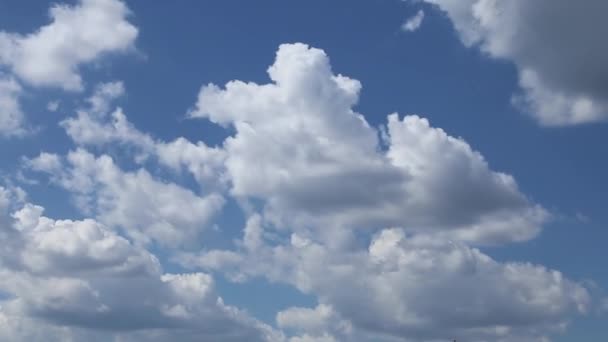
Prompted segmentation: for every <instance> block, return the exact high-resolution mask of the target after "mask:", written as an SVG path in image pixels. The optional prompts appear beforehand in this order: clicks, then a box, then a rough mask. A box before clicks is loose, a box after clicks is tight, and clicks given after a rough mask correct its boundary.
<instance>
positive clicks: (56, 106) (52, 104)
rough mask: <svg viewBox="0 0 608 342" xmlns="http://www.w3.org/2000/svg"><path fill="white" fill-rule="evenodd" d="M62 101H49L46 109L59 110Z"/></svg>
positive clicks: (50, 110)
mask: <svg viewBox="0 0 608 342" xmlns="http://www.w3.org/2000/svg"><path fill="white" fill-rule="evenodd" d="M60 104H61V103H60V102H59V101H58V100H55V101H50V102H49V103H47V105H46V110H48V111H49V112H52V113H54V112H56V111H57V110H59V105H60Z"/></svg>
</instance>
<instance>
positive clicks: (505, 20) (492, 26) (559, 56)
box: [425, 0, 608, 125]
mask: <svg viewBox="0 0 608 342" xmlns="http://www.w3.org/2000/svg"><path fill="white" fill-rule="evenodd" d="M425 1H426V2H428V3H432V4H436V5H437V6H438V7H439V8H440V9H441V10H443V11H445V13H446V14H447V15H448V17H449V18H450V19H451V20H452V22H453V23H454V27H455V29H456V30H457V32H458V34H459V36H460V39H461V40H462V42H463V43H464V44H465V45H467V46H475V47H478V48H479V49H481V50H482V51H483V52H485V53H487V54H488V55H490V56H492V57H495V58H500V59H506V60H509V61H511V62H513V63H514V64H515V66H516V67H517V69H518V72H519V85H520V87H521V90H522V92H521V94H516V95H515V96H514V98H513V100H514V103H515V104H516V105H518V106H520V107H521V108H522V109H523V110H524V111H526V112H529V113H530V114H532V115H533V116H534V117H535V118H536V119H537V120H538V121H539V122H540V123H541V124H543V125H572V124H580V123H587V122H595V121H605V120H606V119H608V67H607V66H606V60H607V59H608V48H606V44H605V42H604V37H603V35H602V34H601V32H604V31H605V29H606V28H607V25H608V24H607V22H606V20H605V13H606V12H607V11H608V3H607V2H606V1H603V0H589V1H585V2H584V3H576V4H575V3H573V2H572V1H568V0H539V1H527V0H514V1H498V0H425Z"/></svg>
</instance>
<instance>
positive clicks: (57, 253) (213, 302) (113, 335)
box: [0, 188, 281, 341]
mask: <svg viewBox="0 0 608 342" xmlns="http://www.w3.org/2000/svg"><path fill="white" fill-rule="evenodd" d="M0 199H1V201H0V205H2V208H0V209H2V215H3V216H4V217H5V218H6V216H7V212H9V213H10V216H11V218H12V219H11V220H10V221H8V222H7V221H6V220H4V221H3V223H2V225H1V226H0V230H1V232H2V234H0V239H2V241H1V242H2V244H3V245H4V246H7V245H8V246H11V248H12V253H10V255H9V254H8V253H6V254H5V253H0V291H2V293H3V295H4V296H3V299H2V300H1V301H0V337H4V338H6V339H7V340H12V341H14V340H23V341H25V340H28V341H65V340H71V339H76V340H84V339H86V340H90V339H89V338H91V340H99V341H102V340H106V341H107V340H109V339H120V340H125V341H166V340H169V339H177V340H180V341H181V340H183V341H195V340H197V341H198V340H221V341H243V340H247V341H276V340H278V339H280V338H281V335H280V334H278V333H277V332H275V331H274V330H273V329H272V328H270V327H268V326H266V325H264V324H262V323H260V322H258V321H256V320H255V319H253V318H251V317H249V316H248V315H247V314H245V313H244V312H242V311H240V310H238V309H236V308H234V307H231V306H228V305H226V304H224V303H223V301H222V299H221V297H219V296H218V295H217V294H216V291H215V286H214V281H213V278H212V277H211V276H210V275H207V274H204V273H189V274H163V273H162V267H161V266H160V263H159V261H158V260H157V258H156V257H155V256H153V255H152V254H150V253H149V252H148V251H146V250H145V249H143V248H141V247H137V246H135V245H133V244H131V242H130V241H129V240H127V239H125V238H123V237H121V236H119V235H117V234H116V233H115V232H114V231H113V230H111V229H110V228H108V227H106V226H105V225H103V224H101V223H99V222H97V221H95V220H92V219H85V220H81V221H74V220H53V219H50V218H48V217H45V216H43V208H42V207H40V206H36V205H33V204H30V203H23V204H19V205H18V206H20V208H18V209H15V210H12V209H10V208H7V206H6V205H5V204H3V203H7V202H8V200H10V199H11V192H10V191H8V190H6V189H4V188H0ZM11 210H12V212H11ZM7 295H8V296H7ZM59 326H61V327H63V328H58V327H59Z"/></svg>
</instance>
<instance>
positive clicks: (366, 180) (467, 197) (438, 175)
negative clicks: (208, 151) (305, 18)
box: [190, 44, 547, 243]
mask: <svg viewBox="0 0 608 342" xmlns="http://www.w3.org/2000/svg"><path fill="white" fill-rule="evenodd" d="M268 73H269V75H270V78H271V80H272V82H271V83H269V84H263V85H259V84H254V83H244V82H241V81H232V82H229V83H228V84H226V86H225V87H224V88H223V89H222V88H219V87H217V86H215V85H212V84H211V85H206V86H204V87H203V88H202V89H201V91H200V93H199V97H198V102H197V104H196V106H195V107H194V108H193V109H192V110H191V111H190V116H192V117H201V118H208V119H209V120H211V121H212V122H215V123H217V124H220V125H225V126H227V125H230V126H232V127H234V129H235V131H236V133H235V134H234V135H233V136H231V137H229V138H228V139H226V141H225V142H224V144H223V148H224V150H225V152H226V159H225V167H226V172H227V176H228V178H229V180H230V182H231V189H230V191H231V194H232V195H234V196H236V197H238V198H245V199H248V198H253V199H262V200H264V201H265V203H266V204H265V216H266V217H268V218H272V219H273V220H274V221H275V224H277V225H284V226H290V227H294V226H295V227H297V226H300V225H301V226H310V225H311V224H314V225H316V226H325V225H332V226H336V225H342V226H349V227H379V226H402V227H405V228H406V229H410V230H412V231H433V230H437V231H442V232H444V233H445V234H448V235H452V236H453V238H455V239H459V240H465V241H472V242H478V243H498V242H506V241H521V240H527V239H530V238H532V237H534V236H535V235H536V234H537V233H538V231H539V230H540V225H541V224H542V222H543V221H544V220H545V219H546V217H547V214H546V212H545V211H544V210H543V209H542V208H540V207H538V206H536V205H534V204H532V203H531V202H530V201H529V200H528V199H527V198H526V197H525V196H524V195H523V194H521V193H520V192H519V190H518V188H517V184H516V182H515V180H514V179H513V178H512V177H511V176H509V175H506V174H503V173H499V172H494V171H492V170H490V169H489V167H488V165H487V162H486V161H485V160H484V158H483V157H482V156H481V155H480V154H479V153H477V152H475V151H474V150H472V149H471V148H470V147H469V145H468V144H467V143H466V142H464V141H463V140H461V139H457V138H453V137H450V136H449V135H447V134H446V133H445V132H444V131H443V130H441V129H438V128H434V127H431V126H430V124H429V122H428V121H427V120H426V119H423V118H420V117H418V116H406V117H405V118H403V119H399V117H398V115H396V114H393V115H390V116H389V117H388V138H387V139H386V141H384V142H381V141H380V140H379V138H378V137H379V132H378V130H377V129H375V128H373V127H370V125H369V124H368V123H367V121H366V120H365V118H364V117H363V116H362V115H361V114H359V113H356V112H354V111H353V110H352V106H353V105H354V104H355V103H356V102H357V100H358V96H359V91H360V88H361V85H360V83H359V82H358V81H356V80H353V79H350V78H348V77H346V76H342V75H335V74H333V72H332V70H331V66H330V63H329V59H328V57H327V56H326V55H325V53H324V52H323V51H322V50H318V49H314V48H309V47H308V46H306V45H303V44H292V45H289V44H286V45H282V46H281V47H280V48H279V50H278V52H277V56H276V60H275V63H274V64H273V65H272V66H271V67H270V68H269V69H268ZM383 144H385V145H387V146H388V151H387V152H384V151H383V148H384V146H383Z"/></svg>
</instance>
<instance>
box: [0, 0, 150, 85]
mask: <svg viewBox="0 0 608 342" xmlns="http://www.w3.org/2000/svg"><path fill="white" fill-rule="evenodd" d="M49 15H50V18H51V22H50V23H49V24H47V25H45V26H42V27H41V28H40V29H38V30H37V31H36V32H33V33H30V34H27V35H21V34H17V33H8V32H4V31H2V32H0V64H5V65H7V66H9V67H10V69H11V70H12V71H13V72H14V73H15V74H16V75H17V76H19V78H21V79H22V80H24V81H25V82H27V83H29V84H32V85H34V86H53V87H60V88H63V89H65V90H69V91H76V90H81V89H82V87H83V81H82V78H81V76H80V74H79V68H80V66H81V65H83V64H85V63H90V62H93V61H95V60H97V59H98V58H99V57H101V56H103V55H106V54H109V53H117V52H125V51H127V50H129V49H132V48H133V44H134V41H135V39H136V37H137V34H138V30H137V28H136V27H135V26H133V25H132V24H131V23H130V22H129V21H127V16H128V15H129V9H128V8H127V6H126V5H125V4H124V3H123V2H122V1H119V0H81V1H79V3H78V4H76V5H75V6H68V5H54V6H53V7H51V9H50V11H49Z"/></svg>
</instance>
